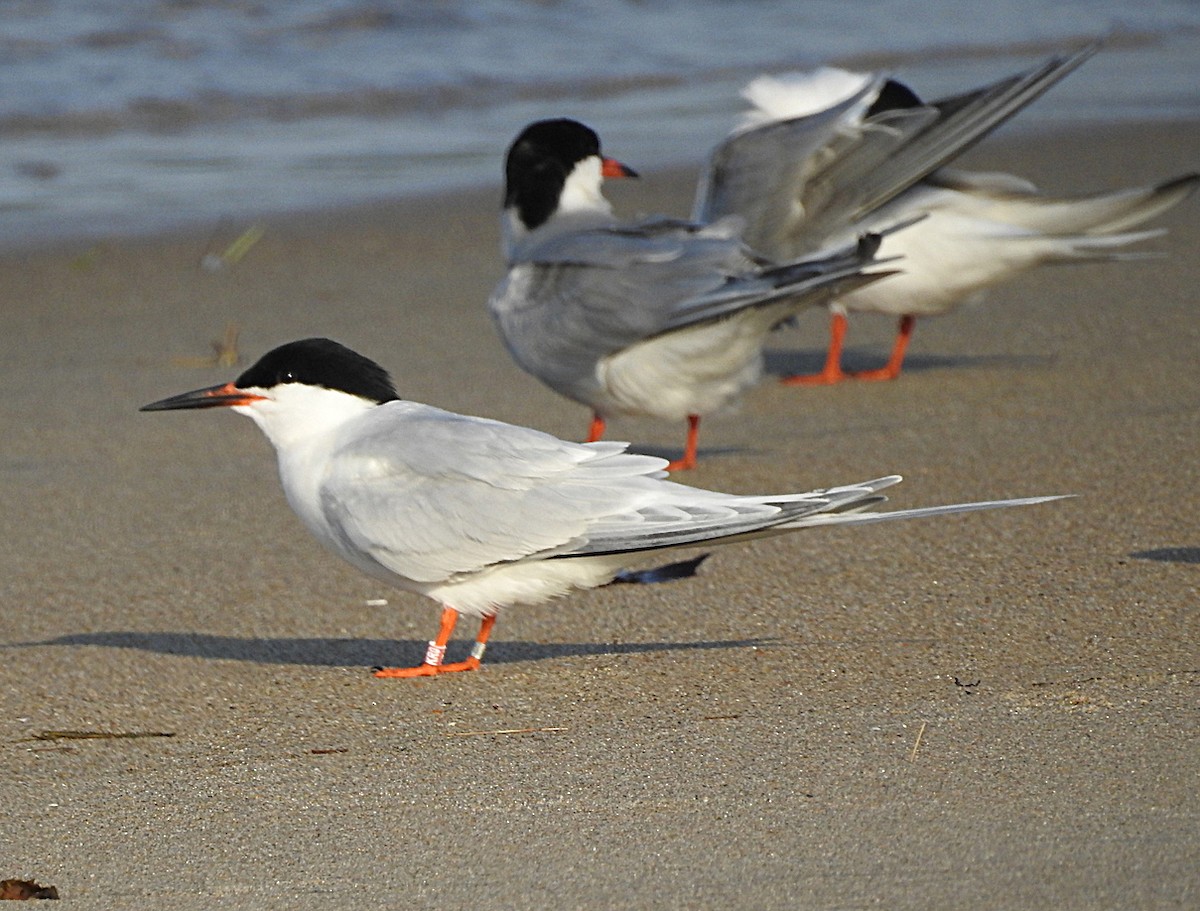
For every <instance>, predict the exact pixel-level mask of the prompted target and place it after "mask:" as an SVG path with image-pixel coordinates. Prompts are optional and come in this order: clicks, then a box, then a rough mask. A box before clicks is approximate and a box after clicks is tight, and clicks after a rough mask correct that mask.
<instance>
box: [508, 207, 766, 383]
mask: <svg viewBox="0 0 1200 911" xmlns="http://www.w3.org/2000/svg"><path fill="white" fill-rule="evenodd" d="M647 227H648V229H647ZM737 228H740V223H735V222H733V221H731V222H728V223H722V224H719V225H713V226H709V227H707V228H704V229H699V228H696V227H695V226H692V225H679V224H672V223H666V222H655V223H652V224H651V225H649V226H631V227H630V228H628V229H620V228H615V229H600V230H591V231H582V232H575V233H573V234H570V235H567V236H560V237H557V238H553V239H552V240H551V241H549V242H548V243H546V244H543V245H541V246H539V247H533V248H531V249H528V250H526V251H524V258H523V259H522V260H521V261H519V262H516V263H514V265H513V266H512V267H511V268H510V269H509V272H508V275H507V276H506V277H505V279H504V280H503V281H502V282H501V283H500V285H499V286H497V288H496V290H495V291H494V292H493V294H492V297H491V298H490V300H489V301H488V309H489V311H490V312H491V314H492V317H493V319H494V320H495V322H496V325H497V328H498V329H499V331H500V335H501V337H502V338H503V339H504V342H505V345H506V346H507V347H508V349H509V352H510V353H511V354H512V356H513V358H514V360H516V361H517V363H518V364H520V365H521V367H522V368H524V369H525V370H526V371H528V372H529V373H531V374H533V375H534V376H536V377H538V378H539V379H541V380H542V381H543V382H545V383H546V384H547V385H549V386H551V387H552V388H554V389H557V390H558V391H559V392H562V393H564V394H567V395H572V394H573V390H578V389H579V387H580V386H581V385H583V384H586V383H588V382H589V381H590V378H591V377H592V375H593V373H594V369H595V365H596V363H597V362H598V361H600V360H601V359H602V358H604V357H607V356H608V355H610V354H613V353H614V352H616V351H620V350H622V349H624V348H627V347H629V346H630V345H633V344H635V343H637V342H639V341H642V340H644V339H647V338H650V337H653V336H655V335H657V334H659V333H660V332H663V331H665V330H666V329H668V328H670V327H671V326H672V325H674V324H675V323H676V322H677V320H678V314H679V313H680V312H681V311H684V310H686V309H687V307H688V305H689V304H690V302H692V301H694V300H698V299H700V300H703V299H705V296H706V295H709V294H712V293H715V292H717V291H719V290H720V289H722V288H725V287H726V286H727V285H728V284H729V283H730V282H733V281H736V280H737V279H738V278H739V277H740V276H744V275H747V274H749V275H755V274H757V269H758V266H757V264H756V263H755V262H754V261H753V260H752V259H750V258H749V257H748V256H747V255H746V254H745V252H744V251H743V248H742V245H741V243H740V241H739V240H738V239H737Z"/></svg>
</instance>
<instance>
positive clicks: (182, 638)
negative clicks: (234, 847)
mask: <svg viewBox="0 0 1200 911" xmlns="http://www.w3.org/2000/svg"><path fill="white" fill-rule="evenodd" d="M771 641H772V640H770V639H720V640H707V641H701V642H560V643H546V642H521V641H512V640H498V641H495V640H494V641H493V642H492V643H490V644H489V646H488V655H487V661H486V663H487V664H507V663H521V662H531V661H548V660H550V659H554V658H577V657H586V656H592V655H636V654H643V653H649V652H681V651H694V650H698V649H738V648H751V647H754V646H759V645H766V644H768V643H769V642H771ZM81 645H83V646H100V647H102V648H124V649H136V650H139V651H144V652H154V653H156V654H160V655H175V656H179V657H187V658H207V659H212V660H221V661H246V662H250V663H253V664H294V665H307V666H312V667H363V668H367V667H378V666H380V665H398V666H404V665H409V664H419V663H420V660H421V658H422V657H423V656H424V654H425V645H426V643H425V641H424V640H422V641H416V640H412V639H408V640H405V639H331V638H313V639H245V638H240V637H237V636H212V635H208V634H205V633H187V632H159V633H144V632H123V631H119V630H114V631H110V632H97V633H74V634H70V635H66V636H58V637H55V638H54V639H46V640H44V641H41V642H21V643H14V644H13V645H10V646H7V647H8V648H19V647H34V646H81ZM469 647H470V644H469V642H468V641H465V640H455V641H452V642H451V643H450V648H449V651H448V653H447V656H446V659H447V660H448V661H458V660H460V659H461V658H463V657H466V653H467V651H468V649H469ZM460 653H461V654H460ZM456 656H457V657H456Z"/></svg>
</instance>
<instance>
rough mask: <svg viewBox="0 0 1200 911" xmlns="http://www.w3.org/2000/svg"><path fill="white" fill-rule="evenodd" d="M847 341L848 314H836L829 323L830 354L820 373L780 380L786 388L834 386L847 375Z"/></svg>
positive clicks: (797, 375)
mask: <svg viewBox="0 0 1200 911" xmlns="http://www.w3.org/2000/svg"><path fill="white" fill-rule="evenodd" d="M845 341H846V314H844V313H835V314H833V319H831V320H830V322H829V353H828V354H826V355H825V367H824V368H823V369H822V370H821V372H820V373H804V374H801V373H798V374H795V375H794V376H785V377H783V379H781V380H780V382H781V383H783V384H784V385H785V386H832V385H833V384H834V383H840V382H841V381H842V380H844V379H845V378H846V376H847V374H845V373H843V372H842V345H843V344H844V343H845Z"/></svg>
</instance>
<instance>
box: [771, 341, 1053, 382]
mask: <svg viewBox="0 0 1200 911" xmlns="http://www.w3.org/2000/svg"><path fill="white" fill-rule="evenodd" d="M888 353H889V352H887V351H873V350H871V351H868V350H866V349H861V348H847V349H846V350H845V352H843V356H842V367H843V368H844V369H845V370H846V371H848V372H855V371H858V370H876V369H878V368H880V367H882V366H883V365H884V364H885V363H886V362H887V359H888ZM1054 361H1055V357H1054V355H1049V354H976V355H966V354H964V355H940V354H910V355H909V356H908V357H906V358H905V359H904V368H903V371H902V373H901V375H902V376H903V374H904V373H920V372H921V371H923V370H947V369H951V368H958V369H976V370H979V369H984V368H995V367H1008V368H1013V369H1020V368H1029V369H1032V368H1043V369H1044V368H1047V367H1050V366H1051V365H1052V364H1053V363H1054ZM766 365H767V366H766V370H767V373H768V374H771V375H774V376H780V377H784V376H796V375H806V374H811V373H820V372H821V368H822V367H824V366H825V352H824V351H768V352H767V353H766Z"/></svg>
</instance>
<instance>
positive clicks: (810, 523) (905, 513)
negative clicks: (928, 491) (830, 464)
mask: <svg viewBox="0 0 1200 911" xmlns="http://www.w3.org/2000/svg"><path fill="white" fill-rule="evenodd" d="M1071 496H1072V494H1065V495H1059V496H1051V497H1021V498H1018V499H1014V500H982V501H980V502H978V503H954V504H951V505H949V506H924V507H920V508H918V509H897V510H894V511H892V512H840V513H832V514H830V513H824V512H822V513H818V514H816V515H810V516H801V517H800V518H798V519H794V520H793V521H791V522H788V523H787V524H786V525H784V526H782V527H783V528H812V527H815V526H818V525H870V524H871V523H874V522H890V521H892V520H893V519H924V518H926V517H928V516H948V515H954V514H956V513H963V512H977V511H979V510H982V509H1004V508H1006V507H1009V506H1032V505H1034V504H1036V503H1049V502H1050V501H1051V500H1063V499H1068V498H1069V497H1071Z"/></svg>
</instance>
